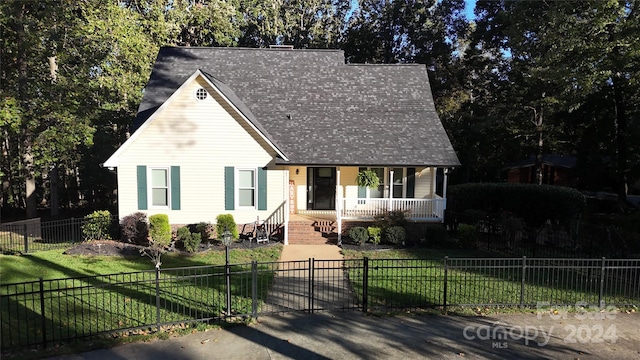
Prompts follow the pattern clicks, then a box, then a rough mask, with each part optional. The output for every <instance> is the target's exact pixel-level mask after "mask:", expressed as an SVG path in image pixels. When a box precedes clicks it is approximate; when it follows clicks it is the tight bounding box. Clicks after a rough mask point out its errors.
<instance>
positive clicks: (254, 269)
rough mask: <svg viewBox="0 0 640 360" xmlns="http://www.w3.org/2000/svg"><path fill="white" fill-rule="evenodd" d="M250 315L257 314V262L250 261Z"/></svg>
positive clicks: (254, 315) (254, 316) (255, 315)
mask: <svg viewBox="0 0 640 360" xmlns="http://www.w3.org/2000/svg"><path fill="white" fill-rule="evenodd" d="M251 316H252V317H253V318H254V319H255V318H256V317H257V316H258V262H257V261H255V260H253V261H251Z"/></svg>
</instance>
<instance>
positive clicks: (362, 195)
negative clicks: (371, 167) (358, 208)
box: [358, 167, 367, 199]
mask: <svg viewBox="0 0 640 360" xmlns="http://www.w3.org/2000/svg"><path fill="white" fill-rule="evenodd" d="M364 170H367V168H365V167H361V168H359V169H358V172H360V171H364ZM366 197H367V188H366V187H365V186H358V198H359V199H364V198H366Z"/></svg>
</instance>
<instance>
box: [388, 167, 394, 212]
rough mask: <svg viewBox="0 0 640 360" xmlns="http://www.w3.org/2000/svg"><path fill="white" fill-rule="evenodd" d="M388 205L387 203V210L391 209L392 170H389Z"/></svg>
mask: <svg viewBox="0 0 640 360" xmlns="http://www.w3.org/2000/svg"><path fill="white" fill-rule="evenodd" d="M388 183H389V184H388V186H389V205H387V209H388V210H389V211H392V210H393V200H392V199H393V170H389V181H388Z"/></svg>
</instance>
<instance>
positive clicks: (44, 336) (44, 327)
mask: <svg viewBox="0 0 640 360" xmlns="http://www.w3.org/2000/svg"><path fill="white" fill-rule="evenodd" d="M40 326H41V327H42V348H43V349H44V348H46V347H47V319H46V317H45V315H44V280H43V279H42V278H40Z"/></svg>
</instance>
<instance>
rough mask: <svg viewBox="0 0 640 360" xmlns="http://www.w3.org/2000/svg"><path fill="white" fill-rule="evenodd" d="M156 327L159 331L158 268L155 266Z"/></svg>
mask: <svg viewBox="0 0 640 360" xmlns="http://www.w3.org/2000/svg"><path fill="white" fill-rule="evenodd" d="M156 327H157V331H158V332H160V268H159V267H156Z"/></svg>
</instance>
